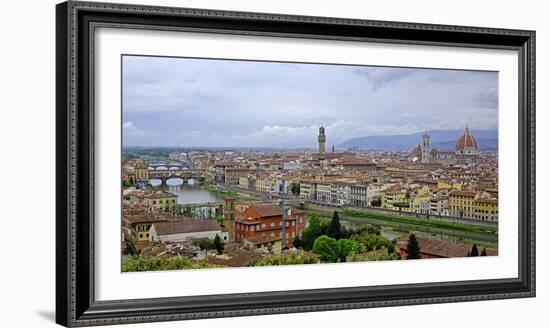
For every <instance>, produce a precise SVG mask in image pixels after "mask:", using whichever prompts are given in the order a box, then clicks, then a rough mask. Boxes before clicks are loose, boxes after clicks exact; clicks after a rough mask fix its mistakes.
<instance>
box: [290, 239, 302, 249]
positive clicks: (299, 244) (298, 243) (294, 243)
mask: <svg viewBox="0 0 550 328" xmlns="http://www.w3.org/2000/svg"><path fill="white" fill-rule="evenodd" d="M292 246H294V247H295V248H301V247H302V241H301V240H300V237H296V238H294V240H293V241H292Z"/></svg>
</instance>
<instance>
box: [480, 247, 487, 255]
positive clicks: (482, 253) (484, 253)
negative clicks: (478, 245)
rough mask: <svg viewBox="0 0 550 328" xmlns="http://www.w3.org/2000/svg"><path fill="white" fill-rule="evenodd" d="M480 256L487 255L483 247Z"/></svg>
mask: <svg viewBox="0 0 550 328" xmlns="http://www.w3.org/2000/svg"><path fill="white" fill-rule="evenodd" d="M481 256H487V249H486V248H485V247H483V250H482V251H481Z"/></svg>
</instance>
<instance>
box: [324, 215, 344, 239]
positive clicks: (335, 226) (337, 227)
mask: <svg viewBox="0 0 550 328" xmlns="http://www.w3.org/2000/svg"><path fill="white" fill-rule="evenodd" d="M341 228H342V226H341V224H340V219H339V218H338V212H336V211H334V214H332V221H330V225H329V226H328V229H327V235H328V236H329V237H332V238H334V239H336V240H338V239H340V237H341V235H342V233H341Z"/></svg>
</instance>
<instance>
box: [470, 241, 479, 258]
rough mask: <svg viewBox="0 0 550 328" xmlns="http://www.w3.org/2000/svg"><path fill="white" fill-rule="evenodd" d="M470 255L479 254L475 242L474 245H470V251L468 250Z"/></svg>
mask: <svg viewBox="0 0 550 328" xmlns="http://www.w3.org/2000/svg"><path fill="white" fill-rule="evenodd" d="M470 256H479V250H478V249H477V244H474V246H472V251H471V252H470Z"/></svg>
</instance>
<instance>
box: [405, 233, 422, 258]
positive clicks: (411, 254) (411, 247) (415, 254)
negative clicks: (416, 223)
mask: <svg viewBox="0 0 550 328" xmlns="http://www.w3.org/2000/svg"><path fill="white" fill-rule="evenodd" d="M419 258H420V245H419V244H418V240H417V239H416V236H415V235H414V234H413V233H411V235H410V236H409V240H408V242H407V260H414V259H419Z"/></svg>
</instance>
